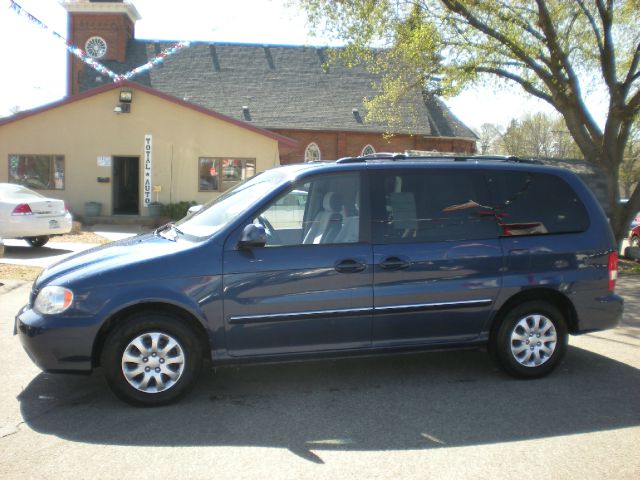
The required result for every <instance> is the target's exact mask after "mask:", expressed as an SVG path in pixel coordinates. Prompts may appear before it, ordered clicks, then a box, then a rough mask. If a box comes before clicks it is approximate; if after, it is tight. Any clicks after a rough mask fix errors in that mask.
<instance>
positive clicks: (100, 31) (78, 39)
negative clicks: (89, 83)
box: [62, 0, 140, 95]
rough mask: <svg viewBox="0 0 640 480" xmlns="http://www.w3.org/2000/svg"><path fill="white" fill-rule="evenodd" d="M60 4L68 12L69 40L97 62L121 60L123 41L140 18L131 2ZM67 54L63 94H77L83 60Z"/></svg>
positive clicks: (100, 0) (71, 0) (93, 0)
mask: <svg viewBox="0 0 640 480" xmlns="http://www.w3.org/2000/svg"><path fill="white" fill-rule="evenodd" d="M62 6H63V7H64V8H65V9H66V10H67V12H69V20H68V33H67V39H68V40H69V42H70V43H71V44H73V45H76V46H78V47H80V48H82V49H83V50H84V51H85V52H86V53H87V55H89V56H91V57H93V58H95V59H96V61H98V62H100V63H103V62H105V61H107V60H115V61H118V62H124V61H125V59H126V53H127V42H128V41H129V40H130V39H132V38H134V34H135V22H136V21H137V20H139V19H140V14H139V13H138V11H137V10H136V7H135V6H133V4H131V3H128V2H124V1H123V0H67V1H65V2H63V3H62ZM68 55H69V66H68V78H67V95H77V94H78V93H80V78H81V77H80V76H81V75H82V73H83V72H84V69H83V68H82V67H83V62H82V61H81V60H80V59H79V58H76V57H75V56H74V55H72V54H68Z"/></svg>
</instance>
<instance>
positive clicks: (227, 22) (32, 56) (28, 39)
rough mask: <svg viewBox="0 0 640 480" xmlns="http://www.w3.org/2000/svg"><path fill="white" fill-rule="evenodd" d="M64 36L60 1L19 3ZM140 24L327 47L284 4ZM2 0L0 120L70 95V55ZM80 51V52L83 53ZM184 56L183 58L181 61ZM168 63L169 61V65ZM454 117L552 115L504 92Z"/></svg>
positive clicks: (473, 96)
mask: <svg viewBox="0 0 640 480" xmlns="http://www.w3.org/2000/svg"><path fill="white" fill-rule="evenodd" d="M16 1H17V3H18V4H19V5H20V6H22V7H23V8H24V9H26V10H27V11H29V13H31V14H32V15H34V16H35V17H37V18H38V19H40V20H41V21H42V22H44V23H45V24H47V25H48V26H49V27H50V28H51V29H52V30H55V31H57V32H59V33H60V34H61V35H63V36H65V37H66V34H67V26H66V25H67V23H66V22H67V16H66V11H65V10H64V8H63V7H62V6H61V5H60V2H59V0H16ZM131 3H133V4H134V5H135V6H136V8H137V9H138V11H139V12H140V14H141V16H142V19H141V20H139V21H138V22H137V24H136V37H137V38H145V39H161V40H192V41H195V40H206V41H219V42H238V43H259V44H284V45H327V44H328V42H327V41H326V40H325V39H323V38H313V37H310V36H309V35H308V34H307V28H306V22H305V18H304V15H303V14H301V13H299V12H297V11H296V10H294V9H292V8H291V7H287V6H286V0H225V1H221V0H179V1H178V0H131ZM10 5H11V2H10V1H9V0H0V61H1V62H2V67H0V71H1V72H2V75H0V116H5V115H9V113H10V110H11V109H12V108H13V107H18V108H19V109H20V110H26V109H29V108H33V107H37V106H40V105H43V104H46V103H49V102H52V101H55V100H59V99H60V98H62V97H63V96H64V94H65V89H66V85H65V82H66V51H65V48H64V45H63V44H62V43H61V42H60V41H59V40H57V39H56V38H54V37H53V35H52V34H51V33H49V32H47V31H44V30H42V29H40V28H38V27H37V26H35V25H33V24H32V23H30V22H29V21H28V20H26V19H25V18H22V17H19V16H18V15H16V14H15V13H14V12H13V11H12V10H10V9H9V6H10ZM81 47H82V46H81ZM178 55H179V54H178ZM167 61H168V62H170V61H171V59H170V58H169V59H167ZM446 102H447V104H448V105H449V107H450V108H451V110H452V112H453V113H454V115H456V116H457V117H458V118H460V119H461V120H462V121H463V122H464V123H466V124H467V125H468V126H470V127H471V128H474V129H476V130H477V129H478V127H479V126H480V125H482V124H483V123H485V122H489V123H497V124H501V125H506V124H507V123H508V122H509V121H510V120H511V119H512V118H519V117H520V116H522V115H523V114H524V113H526V112H535V111H540V110H544V111H547V112H550V111H552V110H551V108H550V107H548V106H547V105H546V104H544V103H543V102H541V101H536V100H533V99H529V98H527V97H526V96H525V95H523V94H520V93H519V92H518V91H517V90H512V91H505V90H504V88H503V87H499V88H482V89H473V90H470V91H467V92H465V93H463V94H462V95H460V96H458V97H456V98H452V99H447V100H446Z"/></svg>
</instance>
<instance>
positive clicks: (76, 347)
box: [13, 305, 96, 373]
mask: <svg viewBox="0 0 640 480" xmlns="http://www.w3.org/2000/svg"><path fill="white" fill-rule="evenodd" d="M13 333H14V335H18V337H19V339H20V343H21V344H22V346H23V347H24V349H25V350H26V352H27V354H28V355H29V358H31V360H32V361H33V363H35V364H36V365H37V366H38V367H39V368H41V369H42V370H44V371H47V372H55V371H60V372H78V373H81V372H87V373H88V372H90V371H91V368H92V361H91V352H92V349H93V340H94V339H95V334H96V328H95V326H94V325H93V324H90V323H87V322H84V321H82V319H77V318H68V317H62V316H59V315H40V314H39V313H38V312H36V311H35V310H33V309H32V308H31V307H30V306H29V305H25V306H24V307H22V309H21V310H20V311H19V312H18V315H17V316H16V319H15V324H14V330H13Z"/></svg>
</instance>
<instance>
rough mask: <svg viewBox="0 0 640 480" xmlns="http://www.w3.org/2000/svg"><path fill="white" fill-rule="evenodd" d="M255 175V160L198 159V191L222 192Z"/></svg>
mask: <svg viewBox="0 0 640 480" xmlns="http://www.w3.org/2000/svg"><path fill="white" fill-rule="evenodd" d="M255 174H256V159H255V158H228V157H200V158H199V159H198V191H199V192H224V191H226V190H228V189H229V188H231V187H233V186H235V185H237V184H238V183H240V182H242V181H244V180H246V179H248V178H251V177H253V176H254V175H255Z"/></svg>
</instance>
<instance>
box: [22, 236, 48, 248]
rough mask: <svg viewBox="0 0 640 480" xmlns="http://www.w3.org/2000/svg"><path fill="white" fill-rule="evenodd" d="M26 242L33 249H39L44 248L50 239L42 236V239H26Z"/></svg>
mask: <svg viewBox="0 0 640 480" xmlns="http://www.w3.org/2000/svg"><path fill="white" fill-rule="evenodd" d="M25 240H26V241H27V242H28V243H29V245H31V246H32V247H36V248H39V247H43V246H44V245H45V244H46V243H47V242H48V241H49V237H48V236H46V235H41V236H40V237H27V238H25Z"/></svg>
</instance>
